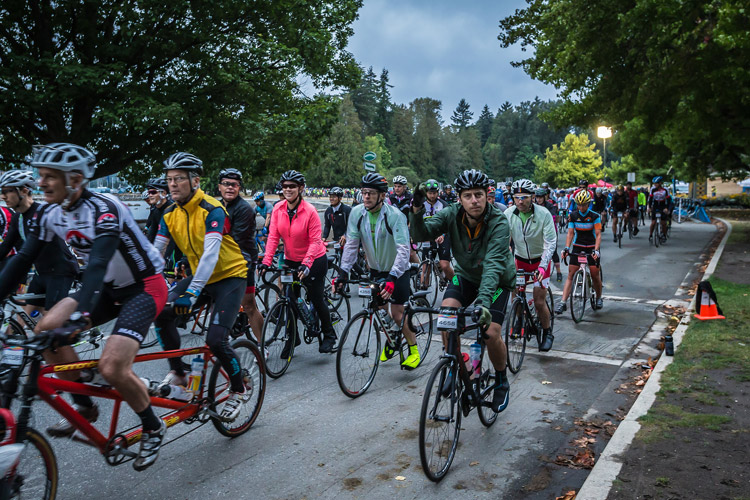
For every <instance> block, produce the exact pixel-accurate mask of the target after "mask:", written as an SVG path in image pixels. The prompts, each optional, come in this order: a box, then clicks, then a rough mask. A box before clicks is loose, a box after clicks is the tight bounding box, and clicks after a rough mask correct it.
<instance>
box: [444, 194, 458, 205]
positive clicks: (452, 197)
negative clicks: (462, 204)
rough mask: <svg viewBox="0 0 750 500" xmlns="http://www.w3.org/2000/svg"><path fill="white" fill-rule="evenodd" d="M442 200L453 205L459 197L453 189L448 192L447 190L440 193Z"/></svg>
mask: <svg viewBox="0 0 750 500" xmlns="http://www.w3.org/2000/svg"><path fill="white" fill-rule="evenodd" d="M440 200H442V201H443V203H444V204H445V205H451V204H453V203H456V202H457V201H458V197H457V196H456V193H455V192H453V191H451V192H450V193H446V192H445V191H443V193H442V194H441V195H440Z"/></svg>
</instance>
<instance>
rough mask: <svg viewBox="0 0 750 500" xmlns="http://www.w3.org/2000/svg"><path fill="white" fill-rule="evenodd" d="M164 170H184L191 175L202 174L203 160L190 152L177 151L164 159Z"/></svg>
mask: <svg viewBox="0 0 750 500" xmlns="http://www.w3.org/2000/svg"><path fill="white" fill-rule="evenodd" d="M162 170H164V171H165V172H166V171H167V170H185V171H187V172H188V173H190V174H191V175H199V176H200V175H203V162H202V161H200V159H198V157H197V156H194V155H191V154H190V153H183V152H178V153H174V154H172V155H170V156H169V158H167V159H166V160H164V168H163V169H162Z"/></svg>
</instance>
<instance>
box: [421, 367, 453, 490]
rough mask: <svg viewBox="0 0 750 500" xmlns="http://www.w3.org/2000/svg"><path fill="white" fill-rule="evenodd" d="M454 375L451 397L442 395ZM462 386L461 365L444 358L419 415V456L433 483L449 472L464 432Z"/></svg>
mask: <svg viewBox="0 0 750 500" xmlns="http://www.w3.org/2000/svg"><path fill="white" fill-rule="evenodd" d="M449 374H451V377H452V381H451V386H452V387H451V391H450V395H448V396H447V397H446V396H443V394H442V388H443V384H445V380H446V378H447V377H448V376H449ZM462 384H463V382H462V381H461V379H460V378H458V366H457V365H455V364H454V361H453V359H451V358H442V359H441V360H440V361H438V364H437V365H436V366H435V368H434V369H433V370H432V374H431V375H430V379H429V381H428V382H427V387H426V388H425V392H424V397H423V398H422V409H421V411H420V413H419V457H420V459H421V461H422V470H424V473H425V475H426V476H427V478H428V479H429V480H430V481H434V482H439V481H440V480H442V479H443V478H444V477H445V475H446V474H447V473H448V469H450V466H451V463H452V462H453V458H454V457H455V456H456V448H457V447H458V436H459V434H460V432H461V409H460V408H459V406H458V403H459V401H460V400H461V392H462V388H463V387H462Z"/></svg>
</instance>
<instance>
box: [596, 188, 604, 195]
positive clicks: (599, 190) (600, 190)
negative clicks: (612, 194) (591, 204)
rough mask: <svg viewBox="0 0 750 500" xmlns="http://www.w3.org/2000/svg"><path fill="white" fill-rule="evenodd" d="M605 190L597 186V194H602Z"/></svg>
mask: <svg viewBox="0 0 750 500" xmlns="http://www.w3.org/2000/svg"><path fill="white" fill-rule="evenodd" d="M603 191H604V190H603V189H602V188H600V187H598V188H596V194H602V192H603Z"/></svg>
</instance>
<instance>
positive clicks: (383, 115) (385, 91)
mask: <svg viewBox="0 0 750 500" xmlns="http://www.w3.org/2000/svg"><path fill="white" fill-rule="evenodd" d="M388 81H389V78H388V70H387V69H385V68H384V69H383V71H382V72H381V73H380V80H379V81H378V89H377V113H376V116H375V123H374V125H373V129H374V130H375V132H376V133H378V134H380V135H382V136H383V137H384V138H385V140H386V141H387V142H388V143H389V144H390V143H391V142H392V141H393V135H392V133H391V119H392V118H393V111H392V104H391V91H390V89H391V88H392V87H393V85H391V84H390V83H388Z"/></svg>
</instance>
